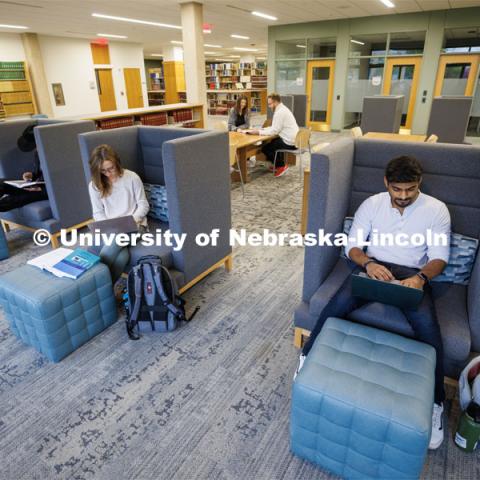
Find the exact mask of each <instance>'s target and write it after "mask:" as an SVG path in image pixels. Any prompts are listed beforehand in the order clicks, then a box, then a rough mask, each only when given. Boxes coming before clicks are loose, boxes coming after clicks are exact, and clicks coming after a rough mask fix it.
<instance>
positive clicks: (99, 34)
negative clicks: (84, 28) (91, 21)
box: [97, 33, 128, 38]
mask: <svg viewBox="0 0 480 480" xmlns="http://www.w3.org/2000/svg"><path fill="white" fill-rule="evenodd" d="M97 37H106V38H128V37H127V36H125V35H113V33H97Z"/></svg>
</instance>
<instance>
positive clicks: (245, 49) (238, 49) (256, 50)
mask: <svg viewBox="0 0 480 480" xmlns="http://www.w3.org/2000/svg"><path fill="white" fill-rule="evenodd" d="M233 49H234V50H237V51H238V52H258V48H243V47H233Z"/></svg>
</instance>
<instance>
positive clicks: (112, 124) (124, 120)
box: [98, 116, 134, 130]
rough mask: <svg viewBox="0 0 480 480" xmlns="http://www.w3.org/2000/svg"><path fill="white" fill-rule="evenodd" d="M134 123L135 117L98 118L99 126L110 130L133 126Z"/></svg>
mask: <svg viewBox="0 0 480 480" xmlns="http://www.w3.org/2000/svg"><path fill="white" fill-rule="evenodd" d="M133 124H134V121H133V117H132V116H130V117H116V118H104V119H101V120H98V128H100V129H101V130H110V129H111V128H121V127H131V126H132V125H133Z"/></svg>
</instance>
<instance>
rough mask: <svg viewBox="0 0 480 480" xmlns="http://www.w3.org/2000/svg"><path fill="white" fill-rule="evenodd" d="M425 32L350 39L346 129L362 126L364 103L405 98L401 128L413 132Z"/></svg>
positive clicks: (375, 35) (353, 37)
mask: <svg viewBox="0 0 480 480" xmlns="http://www.w3.org/2000/svg"><path fill="white" fill-rule="evenodd" d="M424 43H425V32H402V33H388V34H387V33H384V34H373V35H354V36H352V37H351V38H350V51H349V61H348V75H347V89H346V92H345V112H344V113H345V114H344V127H345V128H352V127H355V126H357V125H360V122H361V115H362V109H363V99H364V97H366V96H372V95H404V97H405V99H404V104H403V111H402V113H403V116H402V126H403V127H405V128H410V126H411V123H412V117H413V106H414V103H415V95H416V84H417V81H418V78H419V71H420V64H421V58H422V54H423V46H424Z"/></svg>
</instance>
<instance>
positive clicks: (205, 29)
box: [203, 28, 212, 33]
mask: <svg viewBox="0 0 480 480" xmlns="http://www.w3.org/2000/svg"><path fill="white" fill-rule="evenodd" d="M203 33H212V31H211V30H210V29H209V28H204V29H203Z"/></svg>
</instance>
